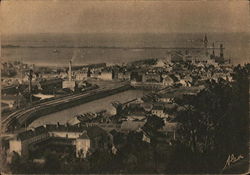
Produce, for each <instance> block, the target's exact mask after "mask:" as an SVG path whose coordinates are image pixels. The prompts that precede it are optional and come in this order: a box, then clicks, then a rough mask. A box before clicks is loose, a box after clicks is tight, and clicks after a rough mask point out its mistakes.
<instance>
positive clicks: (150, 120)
mask: <svg viewBox="0 0 250 175" xmlns="http://www.w3.org/2000/svg"><path fill="white" fill-rule="evenodd" d="M163 126H164V121H163V119H162V118H160V117H157V116H156V115H148V116H147V122H146V123H145V125H144V126H143V128H144V129H145V130H146V131H153V132H154V131H157V130H158V129H161V128H162V127H163Z"/></svg>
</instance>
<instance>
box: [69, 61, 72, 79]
mask: <svg viewBox="0 0 250 175" xmlns="http://www.w3.org/2000/svg"><path fill="white" fill-rule="evenodd" d="M71 64H72V62H71V60H70V61H69V72H68V76H69V81H71V79H72V73H71Z"/></svg>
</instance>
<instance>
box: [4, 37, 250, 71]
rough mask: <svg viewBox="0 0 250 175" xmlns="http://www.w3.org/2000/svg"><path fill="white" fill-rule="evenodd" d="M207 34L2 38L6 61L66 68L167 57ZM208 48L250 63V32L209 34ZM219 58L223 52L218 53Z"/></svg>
mask: <svg viewBox="0 0 250 175" xmlns="http://www.w3.org/2000/svg"><path fill="white" fill-rule="evenodd" d="M204 35H205V33H164V34H162V33H157V34H156V33H143V34H141V33H140V34H127V33H126V34H121V33H119V34H118V33H117V34H103V33H101V34H100V33H98V34H96V33H95V34H93V33H90V34H51V33H50V34H47V33H39V34H15V35H2V37H1V46H2V48H1V58H2V60H10V61H22V62H24V63H28V64H35V65H40V66H66V65H67V64H68V62H69V60H72V62H73V65H86V64H95V63H110V64H126V63H127V62H131V61H135V60H141V59H150V58H164V57H166V55H167V54H168V53H169V51H170V50H171V49H173V48H176V47H178V48H180V47H181V48H182V47H184V48H185V47H187V48H189V47H199V48H200V47H201V48H202V47H203V38H204ZM206 35H207V37H208V47H212V43H213V42H214V43H215V47H219V44H223V46H224V47H225V50H224V55H225V58H226V59H231V61H232V63H233V64H244V63H250V33H206ZM216 54H217V55H219V51H218V50H217V51H216Z"/></svg>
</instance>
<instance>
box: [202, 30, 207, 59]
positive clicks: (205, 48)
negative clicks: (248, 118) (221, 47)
mask: <svg viewBox="0 0 250 175" xmlns="http://www.w3.org/2000/svg"><path fill="white" fill-rule="evenodd" d="M203 44H204V50H205V55H208V51H207V44H208V39H207V35H206V34H205V36H204V39H203Z"/></svg>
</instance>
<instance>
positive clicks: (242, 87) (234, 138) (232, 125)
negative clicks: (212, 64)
mask: <svg viewBox="0 0 250 175" xmlns="http://www.w3.org/2000/svg"><path fill="white" fill-rule="evenodd" d="M247 76H248V75H247V70H246V68H242V67H240V66H238V67H236V68H235V69H234V77H233V78H234V82H233V83H230V82H227V81H225V80H223V79H220V80H219V81H218V82H217V83H216V82H215V81H208V82H207V87H206V88H205V89H204V90H202V91H201V92H200V93H198V94H197V95H196V96H184V99H183V100H182V101H177V103H179V105H181V106H182V107H183V110H181V111H179V112H177V117H176V120H177V121H178V122H180V123H181V127H180V129H179V130H178V132H179V135H180V136H181V137H180V140H179V141H180V142H181V143H182V144H184V145H186V146H187V147H188V148H190V149H191V150H192V152H193V155H195V154H196V155H200V156H201V157H202V158H204V160H205V159H207V158H208V157H209V159H210V160H208V161H210V162H213V161H216V162H217V165H215V166H218V167H222V168H223V164H224V163H225V161H226V158H227V157H228V155H230V154H232V153H235V154H237V155H239V154H244V155H245V156H247V143H248V142H247V138H248V130H247V128H248V124H249V123H248V111H249V110H248V105H249V104H248V99H249V96H248V90H249V82H248V77H247ZM205 155H206V156H205ZM218 167H217V168H218ZM209 168H210V169H212V168H215V167H212V168H211V166H210V167H209Z"/></svg>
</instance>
